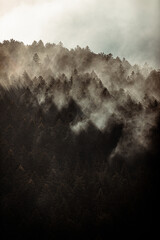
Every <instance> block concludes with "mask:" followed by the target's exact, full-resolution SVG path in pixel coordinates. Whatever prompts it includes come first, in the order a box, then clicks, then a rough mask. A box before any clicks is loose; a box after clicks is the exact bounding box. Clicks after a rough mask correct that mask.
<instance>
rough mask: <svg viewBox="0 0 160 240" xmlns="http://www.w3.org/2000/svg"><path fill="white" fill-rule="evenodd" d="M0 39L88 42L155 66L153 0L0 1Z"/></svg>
mask: <svg viewBox="0 0 160 240" xmlns="http://www.w3.org/2000/svg"><path fill="white" fill-rule="evenodd" d="M0 6H1V9H0V30H1V35H0V41H1V42H2V41H3V40H5V39H11V38H14V39H16V40H19V41H23V42H25V43H26V44H30V43H32V42H33V40H37V41H38V40H39V39H42V40H43V41H44V42H45V43H46V42H55V43H58V42H59V41H62V42H63V44H64V45H65V46H66V47H67V48H73V47H75V46H76V45H80V46H82V47H84V46H87V45H88V46H89V47H90V48H91V50H93V51H95V52H105V53H109V52H111V53H113V55H114V56H115V57H116V56H120V57H126V58H127V59H128V60H129V61H131V62H132V63H139V64H144V63H145V62H148V63H149V64H151V65H152V66H153V67H156V68H158V67H159V63H160V59H159V56H160V52H159V49H160V48H159V39H160V36H159V27H160V26H159V23H158V17H159V1H158V0H153V1H149V0H146V1H144V0H143V1H137V0H131V1H127V0H123V1H118V0H112V1H111V0H107V1H104V0H100V1H98V0H93V1H90V0H81V1H80V0H76V1H73V0H69V1H64V0H59V1H58V0H47V1H44V0H41V1H37V0H33V1H31V0H29V1H26V0H23V1H19V0H13V1H10V2H9V3H8V2H6V1H4V0H0Z"/></svg>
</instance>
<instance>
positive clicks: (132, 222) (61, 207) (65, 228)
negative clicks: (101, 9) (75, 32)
mask: <svg viewBox="0 0 160 240" xmlns="http://www.w3.org/2000/svg"><path fill="white" fill-rule="evenodd" d="M159 142H160V72H159V71H158V70H154V69H151V68H150V67H149V66H148V65H147V64H145V65H144V66H143V67H140V66H138V65H134V66H132V65H131V64H130V63H129V62H128V61H127V60H126V59H120V58H119V57H116V58H114V57H113V56H112V54H104V53H100V54H95V53H93V52H92V51H91V50H90V49H89V47H86V48H80V47H79V46H77V47H76V48H75V49H71V50H68V49H66V48H65V47H63V44H62V43H61V42H60V43H59V44H57V45H56V44H50V43H47V44H46V45H44V44H43V42H42V41H39V42H38V43H37V42H36V41H34V42H33V44H32V45H24V44H23V43H21V42H17V41H14V40H10V41H4V42H3V43H0V164H1V165H0V203H1V204H0V212H1V219H2V223H1V230H0V231H1V235H2V234H3V236H4V239H10V238H14V237H16V239H24V238H25V237H26V239H29V238H30V237H35V238H37V239H38V238H39V237H42V238H44V239H60V238H61V237H63V238H66V237H67V236H69V237H70V239H79V238H80V239H106V236H109V235H111V236H114V235H115V234H119V235H118V236H119V237H120V236H121V235H122V236H123V237H124V236H125V234H126V235H127V234H130V235H131V236H133V235H134V234H135V235H136V236H139V235H141V236H144V234H149V233H151V234H152V236H153V234H154V233H155V232H156V215H158V191H159V184H158V182H159V156H160V148H159ZM127 236H129V235H127Z"/></svg>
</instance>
